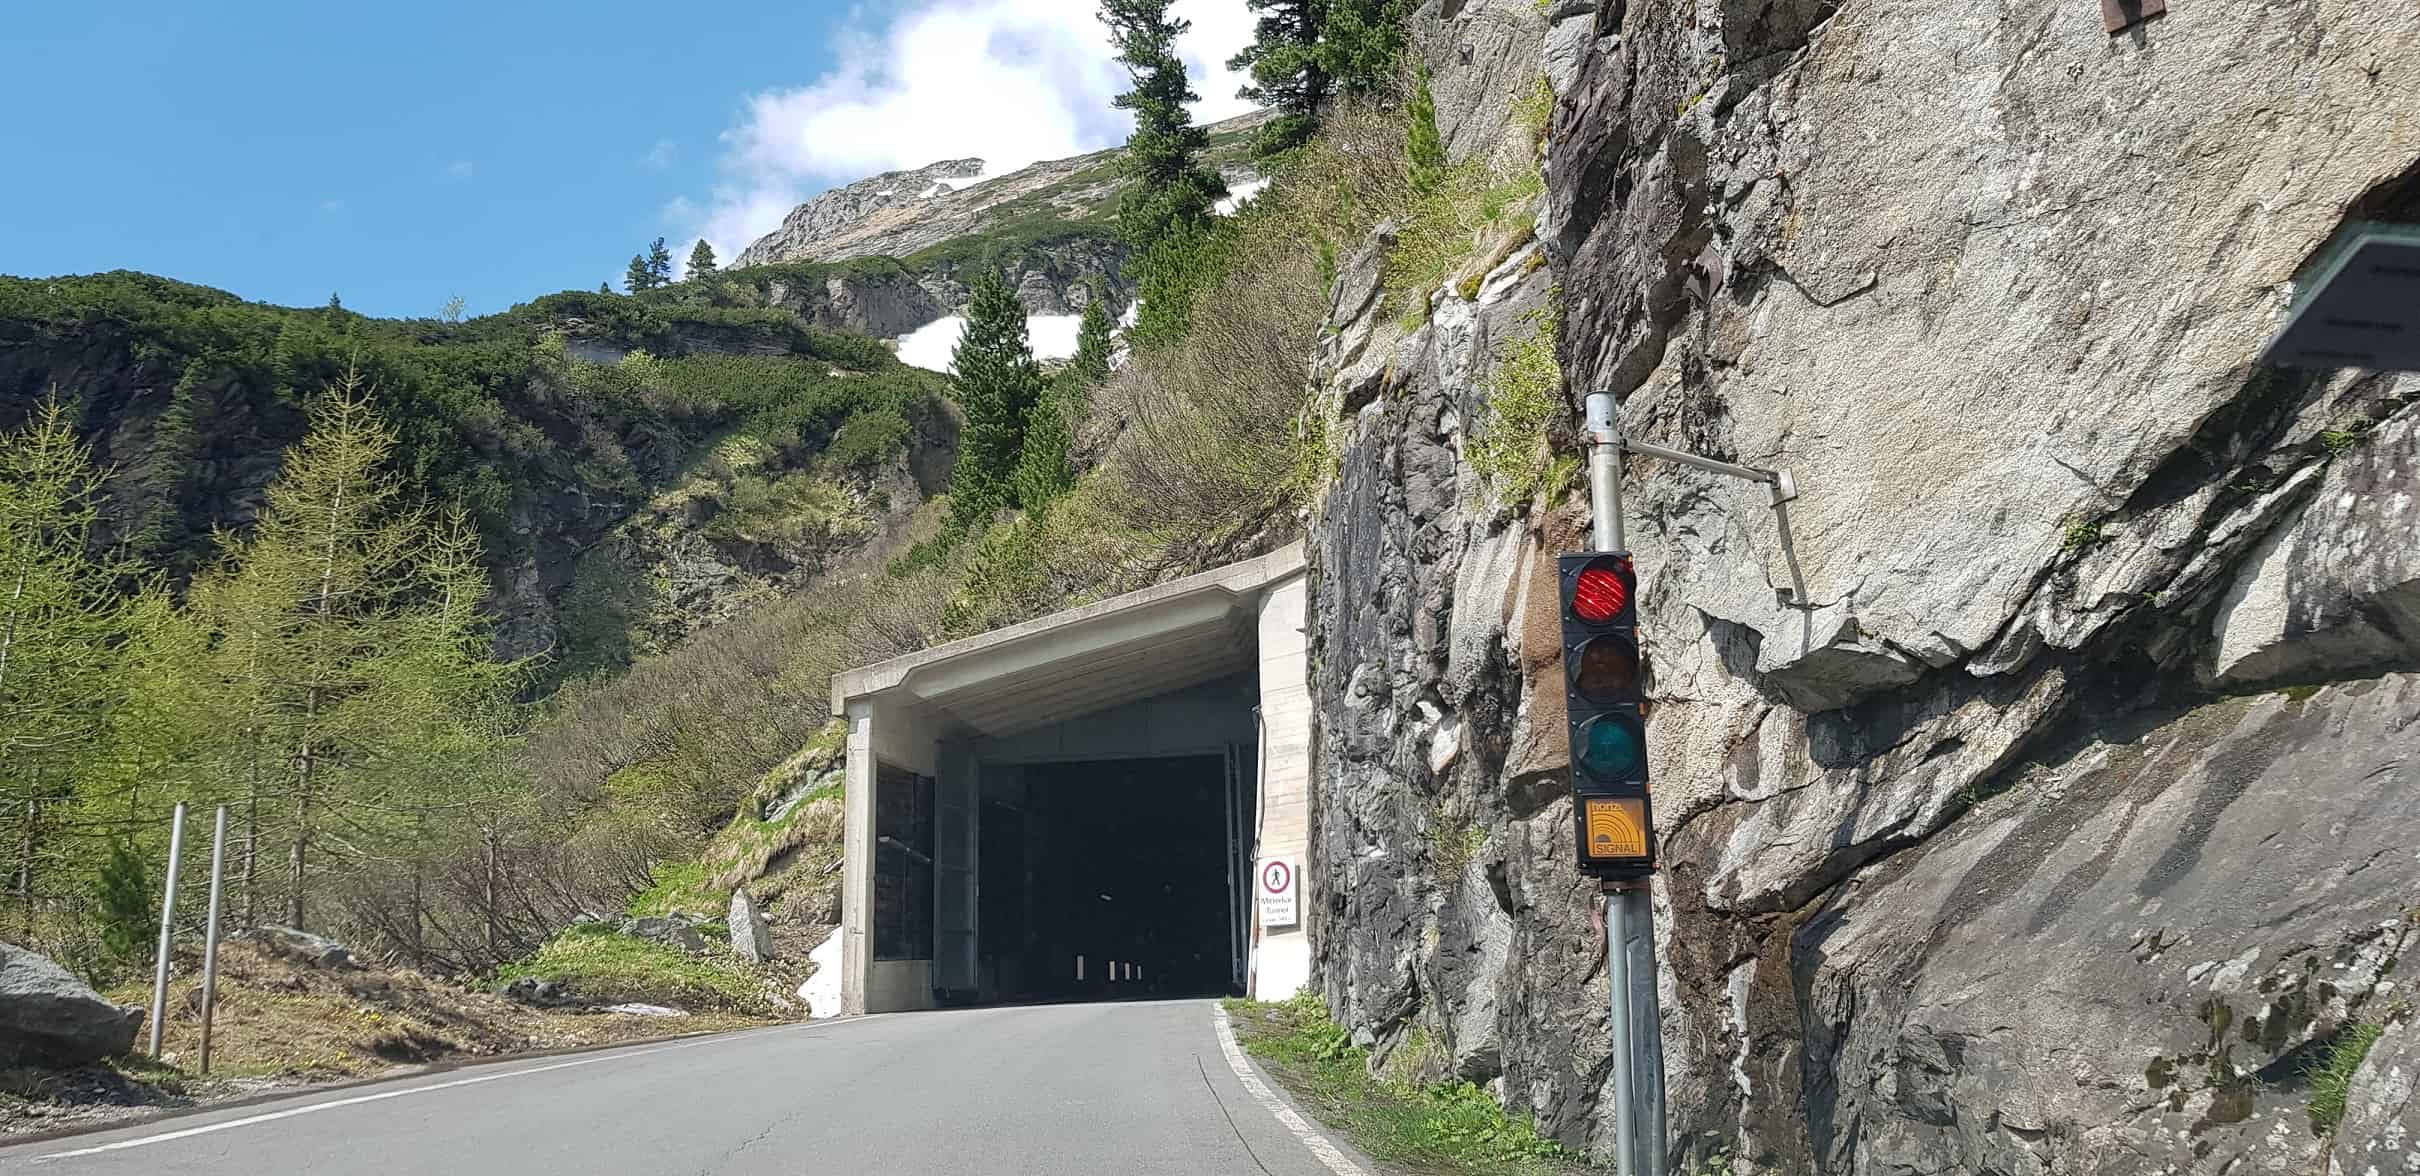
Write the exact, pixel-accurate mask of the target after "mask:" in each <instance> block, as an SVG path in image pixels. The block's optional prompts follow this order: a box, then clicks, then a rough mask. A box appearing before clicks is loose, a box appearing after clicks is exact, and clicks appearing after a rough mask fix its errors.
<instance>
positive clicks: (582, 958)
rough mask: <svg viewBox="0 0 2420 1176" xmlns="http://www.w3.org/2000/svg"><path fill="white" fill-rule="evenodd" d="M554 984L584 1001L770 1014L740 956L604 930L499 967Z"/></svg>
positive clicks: (500, 976) (578, 930) (556, 941)
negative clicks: (695, 950) (689, 949)
mask: <svg viewBox="0 0 2420 1176" xmlns="http://www.w3.org/2000/svg"><path fill="white" fill-rule="evenodd" d="M523 977H531V978H534V979H539V980H552V981H556V982H558V983H560V984H562V985H563V986H564V987H566V988H569V989H570V990H571V991H572V992H573V993H574V994H576V995H577V996H579V997H580V998H581V999H583V1000H587V1001H593V1002H598V1003H612V1004H621V1003H626V1002H629V1003H642V1004H657V1005H670V1006H672V1007H674V1008H682V1009H722V1010H727V1011H730V1012H737V1013H765V1012H769V1011H770V1010H771V1007H772V1006H771V1002H769V1001H767V1000H766V999H765V992H764V986H763V984H761V983H760V982H759V981H758V980H757V979H756V978H755V977H754V976H752V975H750V974H749V973H748V971H747V969H746V968H745V967H744V966H743V965H741V964H740V963H739V962H738V961H737V960H736V959H735V958H734V957H732V956H729V955H726V954H723V953H721V952H708V953H706V954H703V955H691V954H690V953H688V952H685V951H682V950H681V949H679V948H677V947H671V946H668V945H666V944H662V943H657V942H655V941H653V940H648V939H639V938H635V937H633V936H629V935H623V934H621V933H619V932H616V931H613V930H611V929H609V928H607V927H606V926H605V925H603V924H587V925H583V926H576V927H572V928H570V929H569V930H566V931H564V932H563V933H562V934H561V935H558V936H556V937H554V938H553V939H551V940H549V941H547V943H546V945H545V946H544V947H541V948H539V949H538V950H537V951H535V952H532V953H531V954H530V956H529V958H527V959H525V960H522V961H520V962H518V963H513V964H508V965H506V966H505V967H502V968H499V969H497V971H496V973H495V980H496V982H497V983H506V982H509V981H513V980H518V979H521V978H523Z"/></svg>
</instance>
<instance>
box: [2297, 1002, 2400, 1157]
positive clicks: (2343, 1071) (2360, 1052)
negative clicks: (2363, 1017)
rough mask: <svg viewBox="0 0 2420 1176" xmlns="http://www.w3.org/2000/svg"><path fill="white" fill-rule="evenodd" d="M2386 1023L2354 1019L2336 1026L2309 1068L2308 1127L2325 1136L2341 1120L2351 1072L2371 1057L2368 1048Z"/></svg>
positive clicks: (2351, 1083) (2351, 1078) (2350, 1080)
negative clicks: (2332, 1038) (2323, 1050)
mask: <svg viewBox="0 0 2420 1176" xmlns="http://www.w3.org/2000/svg"><path fill="white" fill-rule="evenodd" d="M2384 1032H2386V1026H2384V1025H2382V1024H2379V1023H2378V1022H2375V1021H2355V1022H2353V1023H2352V1024H2350V1025H2346V1026H2345V1027H2343V1028H2341V1029H2338V1030H2337V1031H2336V1036H2335V1039H2334V1040H2332V1041H2330V1042H2329V1043H2328V1049H2327V1053H2326V1054H2324V1055H2323V1056H2321V1058H2320V1059H2319V1061H2318V1062H2317V1063H2316V1064H2315V1065H2313V1067H2312V1068H2311V1071H2310V1075H2309V1076H2310V1080H2311V1130H2312V1131H2313V1132H2315V1133H2317V1134H2320V1135H2326V1134H2328V1133H2330V1132H2332V1131H2334V1130H2336V1124H2338V1123H2340V1122H2343V1121H2344V1109H2345V1097H2346V1095H2347V1094H2348V1093H2349V1092H2350V1091H2351V1089H2352V1085H2353V1075H2354V1074H2355V1073H2356V1072H2358V1071H2359V1070H2360V1069H2361V1062H2362V1059H2364V1058H2367V1057H2369V1056H2370V1047H2371V1046H2374V1045H2376V1044H2378V1037H2379V1035H2380V1034H2382V1033H2384Z"/></svg>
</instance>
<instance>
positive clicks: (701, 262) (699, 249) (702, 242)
mask: <svg viewBox="0 0 2420 1176" xmlns="http://www.w3.org/2000/svg"><path fill="white" fill-rule="evenodd" d="M718 268H720V267H719V266H717V265H716V264H715V262H714V246H712V245H708V244H707V243H706V239H705V238H704V237H700V238H698V239H697V245H696V247H695V248H693V249H691V250H690V251H689V279H690V280H691V281H696V280H697V279H699V278H703V277H710V276H712V275H713V273H714V271H715V270H716V269H718Z"/></svg>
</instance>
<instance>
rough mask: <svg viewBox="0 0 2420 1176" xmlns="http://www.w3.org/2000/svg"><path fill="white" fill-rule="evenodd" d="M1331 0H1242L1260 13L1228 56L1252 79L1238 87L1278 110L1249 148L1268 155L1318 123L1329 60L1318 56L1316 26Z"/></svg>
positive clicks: (1240, 93)
mask: <svg viewBox="0 0 2420 1176" xmlns="http://www.w3.org/2000/svg"><path fill="white" fill-rule="evenodd" d="M1330 2H1331V0H1246V3H1245V7H1247V8H1249V9H1251V10H1252V11H1253V12H1256V13H1259V14H1260V19H1259V21H1258V22H1256V23H1255V25H1254V26H1253V39H1252V43H1251V44H1250V45H1247V46H1245V47H1244V49H1243V52H1241V53H1238V54H1236V55H1235V57H1234V58H1233V59H1232V60H1230V61H1228V62H1227V68H1229V69H1233V70H1242V71H1244V72H1245V73H1246V75H1247V76H1248V77H1250V79H1251V81H1250V82H1249V83H1248V84H1246V85H1245V86H1244V87H1243V89H1241V90H1240V91H1238V92H1237V97H1241V98H1249V99H1251V100H1253V101H1255V102H1259V103H1263V104H1265V105H1268V106H1273V107H1275V108H1277V112H1278V113H1277V116H1276V117H1275V118H1273V119H1271V120H1270V121H1269V122H1268V123H1267V124H1265V125H1263V126H1262V127H1261V129H1260V133H1259V135H1258V136H1257V137H1256V138H1255V139H1254V140H1253V144H1252V151H1253V154H1255V155H1257V156H1260V157H1261V158H1263V159H1266V158H1268V157H1270V156H1273V155H1277V154H1280V153H1283V152H1285V151H1289V150H1292V149H1293V148H1296V147H1299V146H1301V145H1302V144H1303V143H1304V142H1305V141H1306V140H1308V139H1309V138H1310V137H1311V132H1312V131H1313V130H1314V129H1315V128H1316V127H1317V125H1318V119H1319V110H1320V107H1321V106H1322V105H1323V104H1324V103H1326V101H1327V97H1328V71H1327V66H1326V65H1325V63H1323V62H1322V61H1321V60H1320V54H1319V39H1320V28H1321V26H1322V24H1323V23H1324V22H1325V19H1326V16H1327V9H1328V5H1329V3H1330Z"/></svg>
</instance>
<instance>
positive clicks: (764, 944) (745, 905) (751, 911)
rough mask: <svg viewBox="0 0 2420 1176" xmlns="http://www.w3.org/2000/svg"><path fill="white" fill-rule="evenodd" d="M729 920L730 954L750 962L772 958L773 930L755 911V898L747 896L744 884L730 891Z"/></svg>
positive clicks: (761, 961) (755, 962) (759, 962)
mask: <svg viewBox="0 0 2420 1176" xmlns="http://www.w3.org/2000/svg"><path fill="white" fill-rule="evenodd" d="M730 922H731V951H732V954H734V955H737V956H738V957H739V958H741V959H743V960H746V961H748V962H749V963H751V964H761V963H764V962H765V961H766V960H769V959H772V958H773V932H772V930H771V929H770V928H768V927H766V926H765V917H764V916H763V915H761V914H758V913H757V910H756V900H755V899H752V898H750V897H748V888H747V887H745V886H742V887H740V888H738V889H736V890H733V891H732V892H731V915H730Z"/></svg>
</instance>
